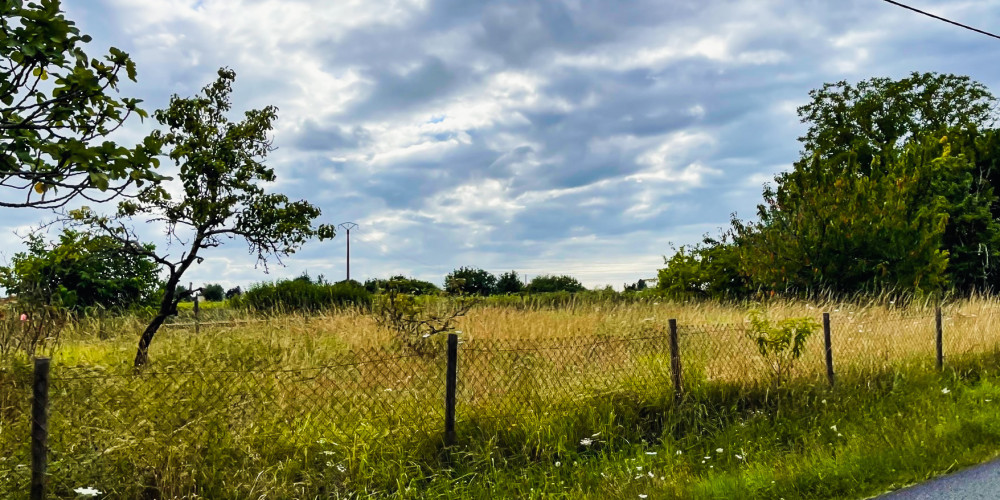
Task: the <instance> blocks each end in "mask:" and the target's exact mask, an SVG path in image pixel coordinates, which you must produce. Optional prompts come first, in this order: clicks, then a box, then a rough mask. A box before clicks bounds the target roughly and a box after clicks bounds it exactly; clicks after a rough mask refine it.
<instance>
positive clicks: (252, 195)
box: [75, 68, 333, 367]
mask: <svg viewBox="0 0 1000 500" xmlns="http://www.w3.org/2000/svg"><path fill="white" fill-rule="evenodd" d="M235 78H236V75H235V73H234V72H233V71H231V70H228V69H225V68H223V69H220V70H219V73H218V79H217V80H216V81H215V82H214V83H212V84H210V85H208V86H206V87H205V88H204V89H203V90H202V95H199V96H196V97H191V98H181V97H179V96H176V95H175V96H173V97H171V99H170V105H169V106H168V107H167V108H166V109H162V110H159V111H157V112H156V113H155V116H156V119H157V121H158V122H159V123H160V124H161V125H162V126H165V127H166V128H167V130H166V131H161V130H158V131H156V132H154V136H155V137H156V138H157V140H159V141H161V142H162V143H163V144H164V145H166V146H168V147H169V148H170V154H169V156H170V158H171V159H172V160H173V161H174V162H176V163H177V166H178V167H179V170H180V173H179V181H180V183H181V187H182V192H181V193H180V195H179V196H178V197H177V199H174V198H172V197H171V196H169V195H168V194H167V193H166V192H164V191H160V190H145V191H142V192H140V193H139V195H138V196H137V197H136V198H135V199H132V200H125V201H123V202H121V203H119V206H118V214H117V217H116V218H110V217H101V216H98V215H96V214H94V213H93V212H91V211H89V210H81V211H78V212H75V217H76V218H78V219H81V220H83V221H84V222H86V223H89V224H91V225H94V226H96V227H99V228H101V229H102V230H103V231H104V232H105V233H106V234H108V235H110V236H112V237H114V238H116V239H118V240H119V241H120V242H121V243H122V244H123V246H124V247H125V248H126V250H127V251H130V252H132V253H134V254H138V255H148V256H149V257H151V258H153V259H154V260H156V261H157V262H158V263H160V264H161V265H163V267H164V268H165V269H166V271H167V279H166V284H165V285H164V294H163V298H162V300H161V303H160V308H159V311H158V313H157V315H156V316H155V317H154V318H153V319H152V321H151V322H150V324H149V326H148V327H147V328H146V330H145V331H144V332H143V335H142V337H141V338H140V341H139V347H138V349H137V352H136V358H135V365H136V366H137V367H138V366H141V365H142V364H144V363H145V362H146V360H147V358H148V347H149V343H150V342H151V341H152V339H153V336H154V335H155V334H156V331H157V330H158V329H159V327H160V325H161V324H163V321H164V320H166V318H167V317H168V316H170V315H174V314H176V313H177V302H178V301H179V300H180V298H179V297H178V296H177V295H176V290H177V286H178V284H179V283H180V279H181V277H182V276H183V275H184V273H185V272H186V271H187V270H188V269H189V268H190V267H191V266H192V265H193V264H195V263H196V262H200V261H201V259H202V257H201V256H200V255H199V252H200V251H202V250H205V249H208V248H212V247H216V246H219V245H221V244H222V242H223V240H224V239H232V238H241V239H243V240H244V241H245V242H246V244H247V246H248V247H249V250H250V253H251V254H253V255H255V256H256V258H257V262H258V264H261V265H263V266H264V267H265V269H266V268H267V259H268V258H275V259H277V260H278V262H279V263H280V259H281V257H282V256H285V255H289V254H292V253H294V252H295V251H296V250H297V249H298V248H299V247H301V246H302V245H303V244H304V243H305V242H306V241H308V240H309V239H310V238H313V237H315V236H319V237H321V238H325V237H332V236H333V228H332V226H328V225H321V226H319V227H314V226H313V221H314V220H315V219H316V218H317V217H319V215H320V210H319V208H317V207H315V206H313V205H312V204H310V203H309V202H307V201H290V200H289V199H288V197H287V196H285V195H283V194H276V193H268V192H266V191H265V190H264V185H266V184H267V183H273V182H274V181H275V179H276V176H275V173H274V169H272V168H270V167H267V166H266V165H264V163H263V160H264V158H265V157H266V156H267V154H268V152H270V151H271V150H272V147H271V140H270V138H269V137H268V133H269V132H270V131H271V128H272V126H273V125H272V123H273V122H274V120H275V119H276V118H277V109H276V108H274V107H273V106H268V107H265V108H264V109H258V110H250V111H247V112H245V113H244V119H243V120H242V121H240V122H236V123H234V122H230V120H229V119H228V118H227V114H228V113H229V112H230V110H231V108H232V105H231V103H230V94H231V93H232V83H233V80H234V79H235ZM133 217H144V218H146V219H147V220H155V221H160V222H163V223H165V224H166V226H167V230H168V235H169V237H170V238H172V239H174V238H175V239H177V240H179V241H184V242H185V247H186V249H185V250H184V251H183V252H182V253H181V255H180V257H177V258H173V259H171V258H169V255H167V254H163V255H160V254H154V253H152V252H149V251H148V250H146V249H145V247H144V246H143V245H142V244H141V243H140V242H139V241H138V238H137V237H136V235H135V232H134V230H131V229H130V228H129V227H127V226H126V225H125V223H124V222H122V220H123V219H124V220H128V219H131V218H133Z"/></svg>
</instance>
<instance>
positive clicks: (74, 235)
mask: <svg viewBox="0 0 1000 500" xmlns="http://www.w3.org/2000/svg"><path fill="white" fill-rule="evenodd" d="M26 244H27V246H28V251H27V252H21V253H18V254H16V255H14V257H13V259H11V265H10V266H7V267H0V285H2V286H3V287H4V288H6V289H7V292H8V293H11V294H15V295H19V296H20V295H29V290H31V291H33V292H36V293H42V294H44V295H46V298H45V299H44V302H45V303H58V304H60V305H61V306H63V307H66V308H68V309H71V310H74V311H84V310H86V309H87V308H90V307H94V306H102V307H105V308H107V309H117V310H124V309H129V308H131V307H134V306H140V305H146V304H149V303H151V302H152V301H153V300H154V299H155V297H156V295H157V290H158V288H159V284H160V280H159V273H160V266H159V264H157V263H156V262H155V261H153V260H152V259H150V258H149V257H147V256H143V255H135V254H131V253H127V252H123V251H122V246H121V245H120V244H119V243H118V241H116V240H115V239H114V238H110V237H108V236H103V235H94V234H91V233H87V232H79V231H73V230H64V231H63V232H62V233H61V234H60V235H59V239H58V241H56V242H53V243H52V244H47V243H46V242H45V240H44V239H43V238H42V237H41V236H39V235H37V234H36V235H32V236H30V237H29V238H28V239H27V241H26ZM143 248H144V249H145V250H147V251H150V252H152V251H154V250H155V248H154V247H153V246H152V245H146V246H144V247H143Z"/></svg>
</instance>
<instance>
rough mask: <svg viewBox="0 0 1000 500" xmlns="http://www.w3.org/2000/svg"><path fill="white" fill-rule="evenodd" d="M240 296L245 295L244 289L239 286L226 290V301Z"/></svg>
mask: <svg viewBox="0 0 1000 500" xmlns="http://www.w3.org/2000/svg"><path fill="white" fill-rule="evenodd" d="M240 295H243V289H241V288H240V287H238V286H237V287H233V288H230V289H229V290H226V300H229V299H232V298H234V297H239V296H240Z"/></svg>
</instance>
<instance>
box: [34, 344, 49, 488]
mask: <svg viewBox="0 0 1000 500" xmlns="http://www.w3.org/2000/svg"><path fill="white" fill-rule="evenodd" d="M48 409H49V358H35V376H34V383H33V384H32V386H31V500H41V499H43V498H45V469H46V462H47V458H48V457H47V451H48V446H49V444H48V441H49V412H48Z"/></svg>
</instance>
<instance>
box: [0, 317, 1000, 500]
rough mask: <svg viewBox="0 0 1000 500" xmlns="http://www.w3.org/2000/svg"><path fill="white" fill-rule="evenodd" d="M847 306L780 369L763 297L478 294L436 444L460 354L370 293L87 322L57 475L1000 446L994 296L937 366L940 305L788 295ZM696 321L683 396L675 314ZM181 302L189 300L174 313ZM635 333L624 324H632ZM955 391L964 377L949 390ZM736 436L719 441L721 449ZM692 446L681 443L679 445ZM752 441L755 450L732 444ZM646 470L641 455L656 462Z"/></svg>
mask: <svg viewBox="0 0 1000 500" xmlns="http://www.w3.org/2000/svg"><path fill="white" fill-rule="evenodd" d="M824 311H826V312H829V313H830V314H831V323H832V325H833V332H832V334H833V335H832V337H833V339H834V343H833V345H834V360H835V365H836V367H837V377H838V378H837V387H836V388H835V389H830V388H828V387H827V386H826V383H825V366H824V364H823V346H822V335H821V333H820V334H816V335H814V337H813V338H811V339H810V340H809V342H808V345H807V351H806V353H805V354H804V356H803V358H802V360H801V362H800V364H799V366H798V367H797V369H796V372H795V373H796V375H797V376H796V378H795V379H794V380H793V381H792V382H791V383H789V384H786V385H785V386H782V387H778V388H776V387H774V386H773V384H771V381H770V378H769V375H768V371H767V368H766V366H764V363H763V362H762V361H761V360H760V358H759V356H758V355H757V353H756V351H755V349H754V347H753V344H752V343H751V342H750V341H749V340H748V339H747V338H746V336H745V331H746V323H745V321H746V314H747V308H746V307H741V306H726V305H719V304H710V303H687V304H678V303H668V302H662V303H657V302H654V301H649V302H638V303H631V304H622V303H603V304H602V303H585V304H575V305H573V306H571V307H565V308H551V307H544V308H541V307H540V308H537V309H512V308H508V307H502V306H496V305H489V304H487V305H485V306H482V307H478V308H475V309H473V310H472V311H471V312H470V313H469V314H468V316H466V317H465V318H462V319H461V322H460V325H459V327H458V329H460V330H461V331H462V335H461V336H462V339H463V342H464V343H463V344H462V345H461V346H460V351H459V354H460V357H459V359H460V365H459V381H460V382H459V406H458V436H459V443H458V444H457V445H456V446H455V447H452V448H448V449H446V448H444V447H443V445H442V442H441V432H442V421H443V408H442V406H443V397H444V378H443V367H444V360H443V357H442V356H441V351H442V349H437V350H435V351H434V352H436V353H437V355H436V356H435V355H433V354H432V355H430V356H426V357H415V356H410V355H408V354H407V353H406V352H405V351H403V350H400V348H398V347H395V346H394V343H393V338H392V335H391V334H390V333H388V332H385V331H381V330H379V329H378V328H377V327H376V326H375V324H374V322H373V321H372V319H371V317H370V316H368V315H367V314H365V313H364V312H363V311H359V310H349V309H348V310H335V311H329V312H327V313H325V314H321V315H317V316H309V317H306V316H294V315H280V316H271V317H267V318H261V317H255V316H252V315H249V314H247V313H241V312H238V311H231V310H230V311H228V312H227V313H226V314H227V315H228V316H226V318H227V319H229V320H241V321H244V323H238V322H237V323H231V324H217V325H208V326H203V328H202V330H201V334H200V335H197V336H196V335H193V332H192V331H191V330H189V329H186V328H172V329H165V330H163V331H161V332H160V333H159V334H158V336H157V338H156V339H155V340H154V342H153V347H152V351H151V358H152V364H151V365H150V366H149V367H148V368H147V370H146V371H145V372H143V373H141V374H138V375H137V374H135V373H134V372H133V371H132V369H131V364H130V361H131V359H132V356H133V354H134V349H135V341H136V336H137V334H138V332H139V331H141V325H142V318H136V317H132V318H130V317H124V318H104V320H103V321H104V323H95V322H90V323H88V322H81V323H79V324H77V325H76V326H74V327H73V329H71V330H70V331H67V332H65V334H64V335H63V343H62V345H61V348H60V350H59V351H58V352H57V354H56V356H55V358H54V361H53V363H54V367H53V377H54V379H53V381H52V383H51V391H52V395H53V396H52V409H51V414H52V424H51V425H52V427H51V429H52V438H51V439H52V442H51V445H50V446H51V448H52V461H53V462H52V465H51V466H50V478H51V485H52V488H51V491H53V492H54V493H55V494H56V495H57V496H60V497H70V498H72V497H73V493H72V488H74V487H81V486H91V487H95V488H97V489H99V490H101V491H103V492H105V493H106V494H107V497H108V498H144V497H145V498H172V497H177V498H354V497H364V496H376V497H396V498H422V497H441V498H609V497H611V498H630V497H631V498H638V495H640V494H644V495H649V498H741V497H742V498H781V497H784V498H820V497H823V498H841V497H843V498H851V497H860V496H863V495H867V494H871V493H875V492H878V491H881V490H884V489H886V488H889V487H892V486H894V485H896V486H898V485H900V484H905V483H908V482H912V481H915V480H919V479H921V478H923V477H926V476H927V475H929V474H932V473H934V472H938V471H942V470H945V469H948V468H949V467H956V466H959V465H962V464H968V463H974V462H975V461H978V460H981V459H983V458H985V457H988V456H991V455H992V454H994V453H995V452H996V451H997V450H1000V424H997V423H995V422H994V421H995V414H996V410H997V407H996V405H997V404H1000V388H998V386H1000V377H998V376H997V367H998V361H1000V359H998V356H997V354H996V349H997V345H998V342H997V341H998V338H997V337H996V336H995V335H994V334H993V333H992V332H994V331H997V329H996V326H998V323H997V314H998V313H1000V304H997V302H995V301H993V300H991V299H985V298H977V299H973V300H969V301H962V302H955V303H951V304H947V305H946V306H945V307H944V339H945V353H946V356H947V358H946V359H947V362H946V366H947V367H948V368H947V370H946V371H945V372H944V373H937V372H936V371H935V370H934V369H933V368H934V353H935V344H934V317H933V307H932V305H930V304H926V303H923V304H921V303H912V302H911V303H910V304H908V305H907V306H906V307H896V305H895V304H890V303H884V304H847V303H809V302H778V303H771V304H769V307H768V308H767V312H768V314H769V315H770V316H771V317H773V318H785V317H800V316H809V317H812V318H815V319H819V317H820V315H821V313H822V312H824ZM670 318H676V319H677V321H678V324H679V325H680V331H681V354H682V361H683V363H684V379H685V384H686V393H685V396H684V397H683V398H682V399H681V400H680V401H675V400H674V398H673V391H672V386H671V383H670V372H669V366H670V364H669V354H668V352H669V351H668V349H667V344H666V343H665V342H663V341H664V340H665V337H664V332H665V323H666V320H667V319H670ZM179 320H183V318H179ZM626 339H631V340H626ZM8 365H9V366H7V368H6V369H5V370H4V371H3V372H2V375H3V377H4V380H3V387H4V388H5V390H4V391H2V394H0V448H2V451H3V452H4V453H3V455H4V457H3V458H4V460H3V461H2V462H0V494H2V495H3V496H4V497H15V498H16V497H17V495H18V494H19V493H20V492H21V491H22V490H23V485H24V484H26V483H25V482H24V481H25V480H26V477H27V476H26V472H27V471H26V469H25V467H19V466H23V465H25V464H26V463H27V462H26V458H27V454H26V453H27V440H26V439H25V438H26V436H27V419H26V418H25V417H26V412H27V401H28V399H27V394H28V389H27V387H28V383H29V380H30V368H29V367H28V363H27V361H26V360H24V359H12V360H9V362H8ZM944 389H947V391H944ZM717 449H722V450H723V451H722V452H717V451H716V450H717ZM678 452H680V453H678ZM737 455H738V457H737ZM640 468H641V469H640Z"/></svg>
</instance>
